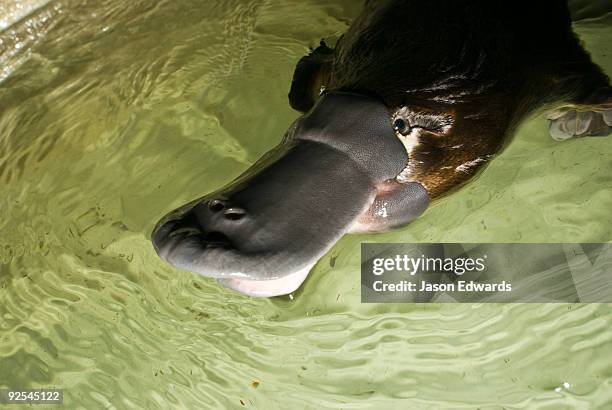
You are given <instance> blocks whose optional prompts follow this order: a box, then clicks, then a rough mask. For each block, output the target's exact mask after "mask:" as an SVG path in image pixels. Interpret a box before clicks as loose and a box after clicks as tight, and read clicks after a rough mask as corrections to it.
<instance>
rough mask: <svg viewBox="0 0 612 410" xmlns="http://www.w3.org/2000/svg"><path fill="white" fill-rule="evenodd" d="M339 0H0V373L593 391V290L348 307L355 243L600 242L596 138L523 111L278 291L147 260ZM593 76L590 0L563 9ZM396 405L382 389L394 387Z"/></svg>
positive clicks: (77, 378) (124, 387)
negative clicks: (469, 160)
mask: <svg viewBox="0 0 612 410" xmlns="http://www.w3.org/2000/svg"><path fill="white" fill-rule="evenodd" d="M356 3H357V2H355V1H349V0H344V1H334V2H328V1H323V0H320V1H317V0H307V1H303V0H290V1H289V0H262V1H255V0H253V1H238V0H223V1H221V0H217V1H212V0H209V1H187V0H185V1H160V2H157V1H143V0H135V1H130V2H123V1H119V0H101V1H95V2H93V1H85V0H58V1H51V2H50V3H46V4H45V2H43V1H28V2H24V1H18V0H0V29H3V31H0V79H1V81H0V211H1V212H2V218H1V219H0V387H21V388H27V387H58V388H63V389H65V399H64V401H65V405H66V406H67V407H69V408H83V409H94V408H117V409H124V408H159V409H169V408H222V407H230V408H241V407H243V406H244V407H248V408H260V409H269V408H313V409H314V408H317V409H318V408H345V409H348V408H350V409H355V408H391V407H396V406H398V405H399V406H401V407H402V408H431V409H438V408H457V409H474V408H481V409H500V408H512V409H518V408H530V409H531V408H539V409H565V408H567V409H574V408H579V409H587V408H601V409H604V408H612V307H611V306H610V305H605V304H591V305H567V304H557V305H534V304H531V305H521V304H512V305H472V304H453V305H410V304H405V305H391V304H387V305H365V304H361V303H360V289H359V284H360V279H359V250H360V243H361V242H362V241H381V242H392V241H395V242H407V241H426V242H429V241H431V242H435V241H446V242H453V241H457V242H539V241H543V242H555V241H560V242H561V241H568V242H569V241H571V242H588V241H592V242H596V241H610V240H612V213H611V212H610V210H611V209H612V140H611V139H606V138H593V139H586V140H575V141H567V142H564V143H555V142H554V141H553V140H551V139H550V138H549V137H548V136H547V130H546V124H545V122H544V121H543V120H542V119H541V118H534V119H533V120H532V121H530V122H528V123H526V124H524V126H522V127H521V129H520V131H519V134H518V137H517V138H516V140H515V141H514V142H513V143H512V145H511V146H510V147H509V148H508V149H507V150H506V151H505V152H504V153H503V154H502V155H500V156H499V157H498V158H496V159H495V160H494V161H493V162H492V164H491V165H490V167H489V168H488V169H487V170H486V171H485V172H484V173H483V174H482V175H481V177H480V178H478V180H476V181H475V182H473V183H471V184H470V185H469V186H468V187H466V188H465V189H463V190H462V191H461V192H459V193H457V194H455V195H453V196H451V197H449V198H448V199H446V200H444V201H443V202H441V203H439V204H437V205H436V206H434V207H432V208H430V209H429V210H428V211H427V213H426V214H425V215H424V216H423V217H421V218H420V219H418V220H417V221H416V222H415V223H413V224H412V225H411V226H410V227H409V228H407V229H404V230H402V231H399V232H394V233H389V234H384V235H378V236H348V237H345V238H344V239H343V240H341V241H340V242H339V243H338V244H337V245H336V246H335V247H334V249H333V250H332V251H331V252H330V253H329V254H328V255H327V256H326V257H325V258H324V259H322V260H321V261H320V262H319V264H318V265H317V267H316V269H315V271H314V273H313V274H311V276H310V278H309V279H308V281H307V282H306V284H305V286H304V287H303V288H302V289H301V290H300V291H299V292H297V293H296V294H294V295H293V299H291V298H289V297H282V298H274V299H250V298H248V297H245V296H241V295H239V294H237V293H234V292H232V291H229V290H226V289H222V288H220V287H219V286H217V285H216V284H215V283H214V282H213V281H211V280H208V279H205V278H201V277H199V276H196V275H193V274H190V273H186V272H182V271H178V270H175V269H172V268H170V267H169V266H167V265H166V264H164V263H163V262H161V261H160V259H159V258H158V257H157V256H156V254H155V252H154V251H153V248H152V246H151V243H150V241H149V240H148V236H149V233H150V231H151V230H152V228H153V226H154V224H155V223H156V222H157V220H158V219H159V217H160V216H162V215H163V214H165V213H166V212H167V211H169V210H171V209H174V208H176V207H178V206H180V205H182V204H184V203H186V202H187V201H189V200H191V199H193V198H195V197H198V196H200V195H202V194H204V193H207V192H209V191H212V190H213V189H215V188H217V187H219V186H220V185H222V184H224V183H226V182H227V181H229V180H230V179H232V178H233V177H235V176H237V175H238V174H240V173H241V171H243V170H244V169H246V168H247V167H248V166H249V165H250V164H251V163H252V162H254V161H255V160H256V159H257V158H258V157H259V156H260V155H261V154H263V153H264V152H265V151H267V150H268V149H269V148H271V147H272V146H274V145H275V144H276V143H277V142H278V141H279V140H280V138H281V136H282V135H283V132H284V130H285V129H286V127H287V126H288V124H289V123H290V122H291V121H292V120H293V119H294V118H296V117H297V113H296V112H293V111H292V110H291V109H290V108H289V106H288V103H287V98H286V94H287V91H288V86H289V84H290V80H291V75H292V73H293V68H294V66H295V63H296V62H297V60H298V59H299V57H301V56H302V55H304V53H306V52H307V50H308V47H309V46H311V45H315V44H317V42H318V40H319V39H320V38H321V37H328V36H335V35H338V34H340V33H342V32H343V31H344V30H345V29H346V28H347V26H348V24H349V23H350V21H351V19H352V18H353V17H354V16H355V15H356V14H357V13H358V12H359V6H358V5H357V4H356ZM572 5H573V8H574V12H575V18H576V19H577V22H576V24H575V28H576V30H577V31H578V33H579V34H580V36H581V38H582V39H583V40H584V41H585V43H586V46H587V48H588V49H589V50H590V51H591V52H592V53H593V57H594V59H595V60H596V61H597V62H598V63H599V64H601V65H602V66H603V67H604V68H605V69H606V70H607V72H608V73H612V50H611V48H610V44H611V43H612V13H611V11H612V6H611V5H610V4H609V2H608V1H606V0H599V1H597V2H592V1H591V2H587V1H574V2H572ZM398 399H404V400H405V401H403V402H400V403H398V402H397V401H396V400H398Z"/></svg>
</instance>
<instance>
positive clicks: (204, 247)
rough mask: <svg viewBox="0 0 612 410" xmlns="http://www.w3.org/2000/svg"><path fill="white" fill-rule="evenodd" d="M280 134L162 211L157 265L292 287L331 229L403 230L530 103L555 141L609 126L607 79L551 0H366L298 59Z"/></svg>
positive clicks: (264, 286) (275, 290) (264, 287)
mask: <svg viewBox="0 0 612 410" xmlns="http://www.w3.org/2000/svg"><path fill="white" fill-rule="evenodd" d="M289 103H290V105H291V106H292V107H293V108H294V109H296V110H298V111H299V112H301V113H302V115H301V116H300V117H299V118H298V119H297V120H296V121H295V122H294V123H293V124H291V125H290V126H289V129H288V131H287V132H286V135H285V136H284V138H283V139H282V142H280V144H279V145H278V146H277V147H276V148H274V149H273V150H271V151H270V152H268V153H267V154H265V155H264V156H263V157H262V158H261V159H260V160H258V161H257V162H256V163H255V164H254V165H253V166H252V167H251V168H250V169H249V170H247V171H246V172H245V173H244V174H243V175H241V176H240V177H238V178H237V179H236V180H234V181H233V182H231V183H229V184H228V185H227V186H225V187H224V188H221V189H219V190H218V191H216V192H213V193H211V194H208V195H205V196H203V197H201V198H198V199H195V200H193V201H191V202H189V203H188V204H186V205H184V206H182V207H180V208H179V209H176V210H174V211H172V212H170V213H169V214H167V215H166V216H165V217H163V218H162V219H161V221H160V222H159V223H158V224H157V226H156V227H155V229H154V231H153V233H152V242H153V245H154V247H155V250H156V251H157V253H158V254H159V256H160V257H161V258H163V259H165V260H166V261H167V262H168V263H170V264H171V265H173V266H175V267H178V268H181V269H185V270H188V271H192V272H195V273H198V274H200V275H204V276H208V277H212V278H216V279H217V280H218V281H219V282H220V283H221V284H222V285H224V286H227V287H230V288H232V289H235V290H238V291H240V292H242V293H245V294H248V295H252V296H276V295H283V294H288V293H290V292H293V291H294V290H295V289H297V288H298V287H299V286H300V285H301V284H302V282H303V281H304V280H305V278H306V277H307V275H308V272H309V271H310V269H311V268H312V267H313V266H314V265H315V263H316V262H317V261H318V260H319V259H320V258H321V257H322V256H323V255H324V254H325V253H326V252H327V251H328V250H329V249H330V248H331V247H332V246H333V245H334V243H335V242H336V241H338V239H340V237H342V236H343V235H344V234H346V233H351V232H380V231H386V230H389V229H394V228H399V227H402V226H405V225H407V224H408V223H410V222H411V221H413V220H414V219H415V218H417V217H418V216H419V215H421V214H422V213H423V212H424V211H425V209H426V208H427V207H428V205H429V204H431V203H432V202H433V201H436V200H438V199H439V198H441V197H442V196H444V195H447V194H449V193H451V192H452V191H454V190H456V189H457V188H459V187H461V186H462V185H463V184H465V183H466V182H467V181H469V180H470V179H471V178H472V177H473V176H474V175H475V174H476V173H477V172H479V171H481V170H482V169H483V168H484V167H485V165H486V164H487V163H488V162H489V160H490V159H491V158H492V157H493V156H494V155H495V154H497V153H499V152H500V151H501V150H502V149H503V148H504V146H506V145H507V144H508V143H509V141H510V137H511V136H512V134H513V132H514V130H515V129H516V128H517V125H518V124H519V123H520V122H521V121H522V120H523V119H524V118H525V117H526V116H528V115H529V114H531V113H533V112H534V111H535V110H547V111H548V112H549V116H548V118H549V121H550V133H551V135H552V136H553V138H555V139H558V140H562V139H567V138H573V137H583V136H599V135H608V134H610V133H612V90H611V87H610V82H609V78H608V77H607V76H606V75H605V74H604V73H603V71H602V70H601V69H600V68H599V67H598V66H597V65H596V64H594V63H593V62H592V60H591V58H590V56H589V54H588V53H587V52H586V51H585V50H584V49H583V47H582V46H581V44H580V41H579V40H578V38H577V37H576V35H575V34H574V33H573V31H572V28H571V19H570V14H569V11H568V7H567V4H566V2H565V1H564V0H538V1H525V0H514V1H503V0H469V1H467V0H466V1H456V0H427V1H421V0H387V1H384V0H378V1H375V0H372V1H367V2H366V4H365V7H364V10H363V12H362V13H361V15H360V16H359V17H358V18H357V19H356V20H355V21H354V22H353V23H352V24H351V26H350V28H349V29H348V31H347V32H346V33H345V34H344V35H343V36H341V37H340V39H339V40H338V41H337V43H336V45H335V47H333V48H331V47H329V46H328V44H326V43H325V42H321V44H320V45H319V46H318V47H317V48H316V49H314V50H313V51H312V52H311V53H310V54H309V55H307V56H305V57H303V58H302V59H301V60H300V61H299V62H298V63H297V66H296V69H295V73H294V76H293V81H292V84H291V87H290V91H289Z"/></svg>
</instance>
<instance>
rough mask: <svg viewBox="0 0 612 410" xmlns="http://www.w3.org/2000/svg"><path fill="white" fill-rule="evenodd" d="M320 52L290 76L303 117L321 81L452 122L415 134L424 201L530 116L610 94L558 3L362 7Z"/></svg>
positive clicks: (476, 0)
mask: <svg viewBox="0 0 612 410" xmlns="http://www.w3.org/2000/svg"><path fill="white" fill-rule="evenodd" d="M322 47H325V48H324V49H322V48H321V47H319V49H317V50H315V52H314V53H312V54H311V55H310V56H307V57H305V58H304V59H302V61H301V64H303V65H304V64H306V63H308V64H309V67H308V69H307V70H304V69H303V68H302V70H300V67H299V65H298V69H296V76H295V77H294V83H293V85H292V92H291V93H290V102H291V104H292V106H293V107H294V108H296V109H298V110H300V111H306V110H308V109H309V108H310V107H311V106H312V104H313V103H314V102H315V101H316V99H317V97H318V92H319V88H320V86H321V85H323V86H324V87H325V88H326V89H327V90H346V91H353V92H359V93H365V94H369V95H375V96H378V97H380V98H382V99H383V100H384V101H385V103H386V105H387V106H388V107H389V114H390V118H393V116H394V115H395V114H396V113H397V112H398V111H399V110H402V109H404V110H406V109H408V110H410V111H411V112H412V113H413V115H418V113H421V112H426V113H428V114H429V115H436V114H437V115H439V116H440V117H444V118H451V122H452V126H450V127H448V129H447V130H446V131H445V132H443V133H440V132H434V131H432V130H429V129H427V128H423V129H421V130H420V131H419V135H418V140H419V145H418V146H417V147H416V148H415V149H414V151H413V152H411V155H410V163H409V166H408V168H407V172H406V175H407V180H413V181H418V182H420V183H422V184H423V185H424V186H425V187H426V188H427V190H428V192H429V195H430V197H431V198H432V199H435V198H437V197H439V196H441V195H443V194H446V193H448V192H451V191H452V190H454V189H456V188H458V187H459V186H461V185H462V184H463V183H465V182H466V181H468V180H469V179H470V178H471V177H472V176H473V175H474V174H475V173H476V172H478V171H479V170H480V169H482V167H483V165H485V164H486V163H487V162H488V161H489V159H490V158H492V156H494V155H495V154H496V153H498V152H499V151H500V150H501V149H502V148H503V147H504V146H505V145H506V144H507V143H508V141H509V137H510V136H511V135H512V133H513V131H514V130H515V128H516V127H517V125H518V124H519V123H520V121H521V120H523V119H524V118H525V117H526V116H527V115H528V114H530V113H531V112H533V111H534V110H536V109H538V108H542V107H544V108H555V107H558V106H560V105H567V104H569V105H590V104H593V105H596V104H600V103H602V102H606V101H610V96H611V95H612V93H611V91H610V86H609V79H608V77H607V76H606V75H605V74H604V73H603V72H602V71H601V69H600V68H599V67H598V66H596V65H595V64H593V62H592V61H591V59H590V56H589V54H588V53H587V52H586V51H585V50H584V49H583V48H582V46H581V44H580V41H579V40H578V38H577V37H576V35H575V34H574V33H573V31H572V29H571V20H570V16H569V11H568V8H567V5H566V2H565V1H560V0H538V1H521V0H519V1H512V2H508V1H494V0H470V1H453V0H446V1H444V0H428V1H368V2H367V3H366V6H365V10H364V11H363V13H362V14H361V15H360V16H359V17H358V18H357V19H356V20H355V21H354V22H353V23H352V25H351V27H350V28H349V30H348V31H347V33H345V34H344V36H343V37H342V38H341V39H340V40H339V42H338V44H337V46H336V48H335V51H334V52H333V53H331V52H330V49H329V48H327V47H326V46H322ZM305 62H306V63H305ZM300 73H301V75H302V77H303V78H302V79H300V78H298V75H299V74H300ZM304 73H307V75H305V74H304ZM305 78H310V79H311V81H307V80H305ZM297 90H300V91H301V93H298V92H297ZM298 94H300V95H299V96H297V95H298Z"/></svg>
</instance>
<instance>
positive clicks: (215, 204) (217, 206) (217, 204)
mask: <svg viewBox="0 0 612 410" xmlns="http://www.w3.org/2000/svg"><path fill="white" fill-rule="evenodd" d="M223 208H225V204H223V202H221V201H219V200H218V199H213V200H212V201H210V202H209V203H208V209H210V210H211V211H213V212H219V211H222V210H223Z"/></svg>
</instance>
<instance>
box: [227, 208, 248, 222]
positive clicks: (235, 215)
mask: <svg viewBox="0 0 612 410" xmlns="http://www.w3.org/2000/svg"><path fill="white" fill-rule="evenodd" d="M245 215H246V211H245V210H244V209H242V208H236V207H232V208H228V209H227V210H226V211H225V219H229V220H230V221H238V220H240V219H242V218H244V216H245Z"/></svg>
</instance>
